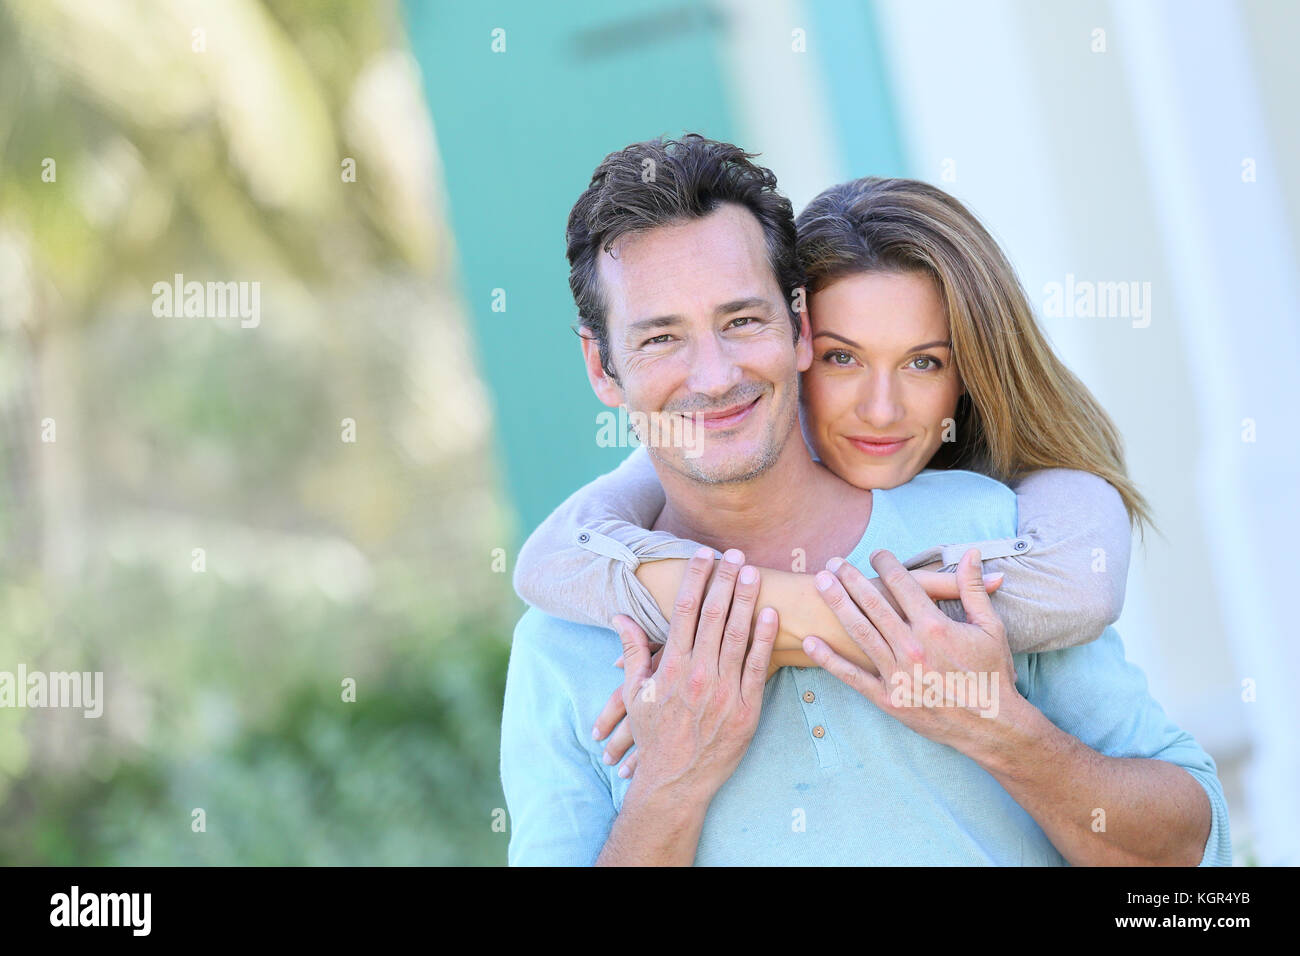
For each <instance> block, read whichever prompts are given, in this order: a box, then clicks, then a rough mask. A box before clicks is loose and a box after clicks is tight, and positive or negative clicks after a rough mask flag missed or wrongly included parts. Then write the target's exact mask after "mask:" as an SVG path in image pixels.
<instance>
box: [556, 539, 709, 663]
mask: <svg viewBox="0 0 1300 956" xmlns="http://www.w3.org/2000/svg"><path fill="white" fill-rule="evenodd" d="M607 531H615V533H614V534H610V533H606V532H607ZM574 535H575V537H574V543H576V544H577V545H578V546H579V547H581V548H585V549H586V550H588V551H591V552H593V553H594V554H599V555H601V556H603V557H606V558H610V559H612V560H613V561H614V562H616V563H615V565H614V569H615V570H614V573H613V574H612V575H611V576H610V587H611V589H612V591H613V603H614V604H615V606H617V607H620V608H624V609H625V610H624V613H625V614H627V615H628V617H630V618H632V620H634V621H636V623H637V624H638V625H640V627H641V629H642V630H643V631H645V633H646V636H647V637H648V638H649V639H650V640H651V641H653V642H654V643H656V644H663V643H666V642H667V640H668V619H667V618H666V617H665V616H664V613H663V611H661V610H660V609H659V603H658V602H657V601H655V599H654V595H652V594H651V593H650V591H649V589H648V588H647V587H646V586H645V585H644V584H642V583H641V579H640V578H638V577H637V576H636V569H637V568H639V567H640V566H641V563H642V562H644V561H662V560H664V559H666V558H685V559H689V558H692V557H694V556H695V553H696V552H697V551H699V550H700V548H701V545H700V544H699V542H696V541H686V540H684V539H682V538H678V537H674V536H673V535H671V534H668V533H667V532H665V531H646V530H645V529H644V528H630V529H629V528H628V526H627V525H626V524H625V523H622V522H620V523H618V526H617V528H614V527H611V528H608V529H602V528H601V527H600V526H599V525H587V526H584V527H581V528H579V529H578V530H577V531H576V532H574ZM713 553H714V556H715V557H721V555H720V554H719V553H718V552H717V551H716V550H715V551H714V552H713Z"/></svg>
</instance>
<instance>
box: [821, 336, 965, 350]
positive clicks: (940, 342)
mask: <svg viewBox="0 0 1300 956" xmlns="http://www.w3.org/2000/svg"><path fill="white" fill-rule="evenodd" d="M823 335H824V336H826V337H828V338H832V339H835V340H836V341H837V342H843V343H844V344H845V345H847V346H849V347H850V348H855V349H857V348H861V347H862V346H860V345H858V343H857V342H854V341H853V340H852V339H848V338H845V337H844V336H842V335H840V334H839V333H838V332H826V331H822V332H816V333H814V334H813V338H815V339H818V338H821V337H822V336H823ZM935 347H939V348H945V349H950V348H952V343H951V342H949V341H948V340H947V339H936V340H935V341H933V342H923V343H921V344H920V345H913V346H912V347H911V348H910V349H908V350H907V351H906V352H905V353H903V354H905V355H911V354H912V353H913V352H924V351H925V350H926V349H932V348H935Z"/></svg>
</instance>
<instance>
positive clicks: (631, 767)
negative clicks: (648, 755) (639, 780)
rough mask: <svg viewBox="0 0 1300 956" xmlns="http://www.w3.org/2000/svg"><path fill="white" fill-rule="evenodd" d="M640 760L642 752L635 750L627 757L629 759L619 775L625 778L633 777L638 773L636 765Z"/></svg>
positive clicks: (625, 761) (624, 762)
mask: <svg viewBox="0 0 1300 956" xmlns="http://www.w3.org/2000/svg"><path fill="white" fill-rule="evenodd" d="M640 759H641V751H640V750H633V751H632V752H631V753H630V754H628V755H627V759H626V760H624V761H623V766H621V767H619V768H618V775H619V776H620V777H625V778H626V777H630V776H632V774H634V773H636V765H637V763H638V762H639V761H640Z"/></svg>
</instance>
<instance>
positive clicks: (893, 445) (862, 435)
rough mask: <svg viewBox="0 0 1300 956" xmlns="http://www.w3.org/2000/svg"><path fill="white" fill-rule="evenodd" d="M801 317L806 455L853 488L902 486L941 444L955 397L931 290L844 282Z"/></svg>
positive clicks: (864, 279) (917, 278) (911, 279)
mask: <svg viewBox="0 0 1300 956" xmlns="http://www.w3.org/2000/svg"><path fill="white" fill-rule="evenodd" d="M808 310H809V319H810V321H811V323H812V346H813V363H812V366H811V367H810V368H809V369H808V371H806V372H804V373H803V383H802V402H803V424H804V434H805V436H806V437H807V439H808V441H809V443H810V444H811V445H812V448H813V451H815V452H816V453H817V456H818V457H819V458H820V459H821V461H822V463H823V464H825V465H826V467H828V468H830V470H831V471H833V472H835V474H837V475H839V476H840V477H841V478H843V479H844V480H845V481H847V482H849V483H850V484H853V485H857V486H858V487H859V488H893V487H895V486H897V485H901V484H903V483H905V482H907V481H910V480H911V479H912V478H914V477H915V476H916V475H917V473H918V472H920V471H921V470H922V469H923V468H925V466H926V464H927V463H928V462H929V461H930V459H931V458H932V457H933V456H934V453H935V452H936V451H938V450H939V447H940V446H941V445H942V443H943V438H944V429H945V421H944V420H945V419H952V418H954V417H955V414H956V410H957V399H958V398H959V397H960V395H961V393H962V387H961V382H960V381H959V380H958V377H957V372H956V370H955V369H954V368H953V363H952V347H951V346H950V345H949V332H948V320H947V317H946V315H945V313H944V307H943V302H942V300H941V299H940V298H939V289H938V286H937V284H936V283H935V281H934V280H933V279H931V278H930V276H928V275H927V274H925V273H922V272H906V273H897V272H893V273H889V272H873V273H860V274H857V275H850V276H846V277H844V278H842V279H837V280H836V281H834V282H832V283H831V284H829V285H827V286H825V287H824V288H823V289H821V290H820V291H818V292H816V293H814V294H813V295H812V296H811V297H810V298H809V300H808ZM953 434H954V432H953V431H951V430H950V431H949V440H951V439H952V436H953Z"/></svg>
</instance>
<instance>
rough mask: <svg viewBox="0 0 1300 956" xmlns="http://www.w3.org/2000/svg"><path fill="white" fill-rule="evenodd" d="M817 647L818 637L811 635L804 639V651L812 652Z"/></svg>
mask: <svg viewBox="0 0 1300 956" xmlns="http://www.w3.org/2000/svg"><path fill="white" fill-rule="evenodd" d="M816 649H817V639H816V638H814V637H812V636H811V635H810V636H808V637H805V638H804V639H803V652H804V653H805V654H811V653H812V652H813V651H814V650H816Z"/></svg>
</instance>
